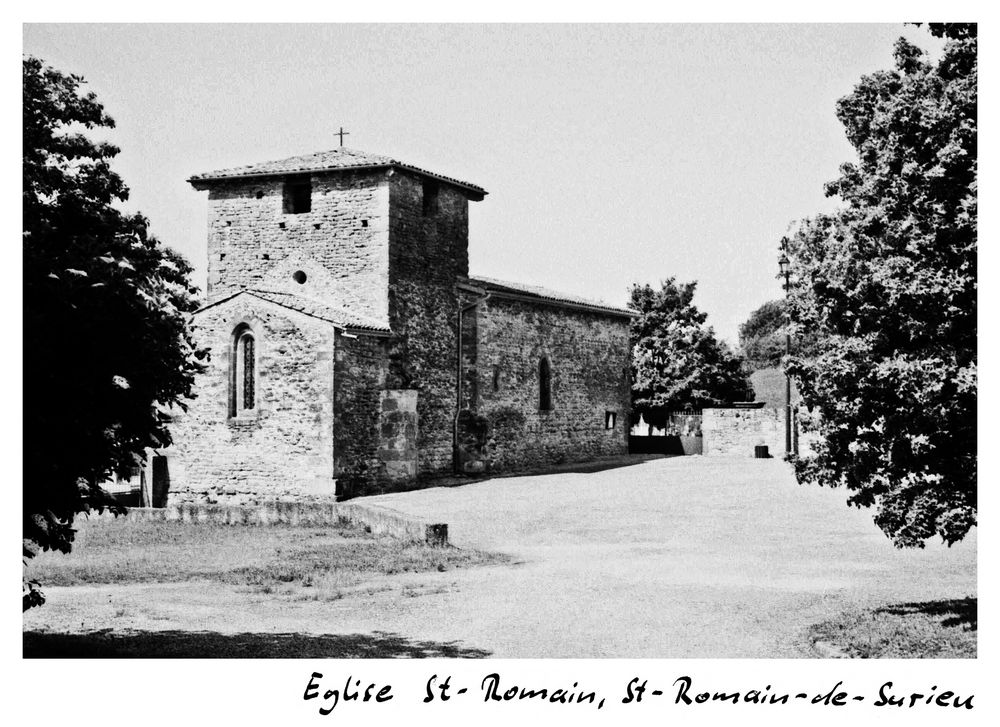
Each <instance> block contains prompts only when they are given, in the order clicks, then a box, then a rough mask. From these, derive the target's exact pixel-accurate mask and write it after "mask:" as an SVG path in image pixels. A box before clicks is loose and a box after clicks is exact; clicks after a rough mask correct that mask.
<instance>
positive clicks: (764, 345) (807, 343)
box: [739, 299, 816, 370]
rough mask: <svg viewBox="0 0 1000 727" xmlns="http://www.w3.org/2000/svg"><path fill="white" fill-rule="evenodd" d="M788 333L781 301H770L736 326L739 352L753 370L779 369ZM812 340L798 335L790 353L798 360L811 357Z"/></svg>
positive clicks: (803, 334)
mask: <svg viewBox="0 0 1000 727" xmlns="http://www.w3.org/2000/svg"><path fill="white" fill-rule="evenodd" d="M788 330H789V326H788V320H787V317H786V306H785V301H784V300H783V299H782V300H770V301H768V302H767V303H764V305H762V306H760V307H759V308H757V310H755V311H754V312H753V313H751V314H750V317H749V318H747V320H746V322H745V323H743V324H741V325H740V331H739V335H740V352H741V353H742V354H743V357H744V358H745V359H746V361H747V363H748V364H749V365H750V366H751V367H752V368H753V369H755V370H756V369H765V368H774V367H777V366H781V359H782V357H783V356H784V355H785V334H786V332H787V331H788ZM815 339H816V337H815V335H813V334H812V333H811V332H809V331H799V332H798V335H796V337H795V338H794V339H793V340H792V352H793V353H795V354H796V355H797V356H800V357H806V356H811V355H812V354H813V351H814V350H815V347H816V340H815Z"/></svg>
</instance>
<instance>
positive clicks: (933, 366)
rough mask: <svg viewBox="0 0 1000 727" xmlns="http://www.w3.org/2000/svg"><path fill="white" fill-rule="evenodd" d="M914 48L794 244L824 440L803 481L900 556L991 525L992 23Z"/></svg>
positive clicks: (871, 79)
mask: <svg viewBox="0 0 1000 727" xmlns="http://www.w3.org/2000/svg"><path fill="white" fill-rule="evenodd" d="M930 32H931V33H933V34H934V35H935V36H938V37H944V38H946V39H947V41H946V44H945V48H944V51H943V55H942V57H941V58H940V60H938V61H937V62H931V61H930V60H929V59H928V58H927V57H926V55H925V54H924V53H923V52H922V51H921V50H920V49H919V48H917V47H915V46H913V45H912V44H910V43H908V42H907V41H906V40H903V39H900V40H899V41H897V43H896V46H895V68H894V69H893V70H890V71H880V72H877V73H873V74H872V75H869V76H865V77H863V78H862V79H861V82H860V83H859V84H858V85H857V86H856V88H855V89H854V91H853V93H851V94H850V95H849V96H847V97H845V98H843V99H841V100H840V101H839V103H838V105H837V116H838V118H839V119H840V121H841V122H842V123H843V124H844V127H845V128H846V130H847V137H848V139H849V140H850V142H851V144H852V145H853V146H854V148H855V149H856V150H857V153H858V160H857V161H856V162H854V163H850V164H844V165H843V166H842V167H841V176H840V178H839V179H837V180H836V181H834V182H832V183H830V184H829V185H828V186H827V194H828V195H831V196H832V195H839V196H840V198H841V199H842V200H843V201H844V203H845V204H844V205H843V206H842V207H841V208H840V209H839V210H838V211H837V212H835V213H834V214H830V215H821V216H819V217H816V218H814V219H811V220H807V221H805V222H803V223H802V225H801V227H800V228H799V229H798V231H797V233H796V234H795V235H794V237H793V238H792V239H791V241H790V245H789V250H788V253H789V256H790V258H791V260H792V265H793V271H794V275H795V277H794V284H793V290H792V296H791V299H790V304H791V307H790V310H791V318H792V321H793V324H794V326H795V329H796V330H798V331H814V332H817V333H818V334H819V343H818V347H817V351H816V355H815V356H813V357H812V358H809V359H805V358H796V359H795V360H793V362H792V366H791V367H790V371H791V372H792V374H793V375H794V376H795V377H796V378H797V379H798V382H799V388H800V391H801V393H802V396H803V398H804V400H805V402H806V404H807V405H808V406H809V407H811V408H812V410H813V411H814V413H815V414H816V415H817V416H815V417H814V419H815V421H814V426H815V427H816V429H817V431H818V433H819V434H820V435H821V441H820V443H819V445H818V448H817V452H816V456H815V457H814V458H803V459H801V460H799V461H798V462H796V469H797V472H798V475H799V478H800V480H801V481H813V482H818V483H820V484H824V485H829V486H844V487H846V488H848V489H849V490H850V491H852V493H853V494H852V495H851V497H850V499H849V502H850V503H851V504H853V505H856V506H858V507H862V506H863V507H874V508H876V513H875V522H876V523H877V524H878V526H879V527H880V528H881V529H882V530H883V531H884V532H885V533H886V535H887V536H889V537H890V538H891V539H892V540H893V542H894V543H895V544H896V545H897V546H899V547H907V546H910V547H912V546H923V544H924V542H925V541H926V540H927V539H928V538H930V537H933V536H935V535H938V536H940V537H941V538H942V539H943V540H944V541H945V542H946V543H948V544H952V543H954V542H956V541H958V540H961V539H962V538H963V537H964V536H965V535H966V533H968V531H969V529H970V528H972V527H973V526H974V525H975V524H976V513H977V498H976V388H977V364H976V237H977V233H976V210H977V197H976V184H977V182H976V179H977V161H976V143H977V142H976V140H977V131H976V81H977V60H976V58H977V49H976V26H975V25H960V24H950V25H942V24H938V25H935V24H932V25H931V26H930Z"/></svg>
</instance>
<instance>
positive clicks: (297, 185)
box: [282, 177, 312, 215]
mask: <svg viewBox="0 0 1000 727" xmlns="http://www.w3.org/2000/svg"><path fill="white" fill-rule="evenodd" d="M282 199H283V209H284V212H285V214H286V215H300V214H302V213H303V212H310V211H311V210H312V180H311V179H309V178H308V177H306V178H305V179H302V178H299V177H296V178H294V179H286V180H285V187H284V191H283V196H282Z"/></svg>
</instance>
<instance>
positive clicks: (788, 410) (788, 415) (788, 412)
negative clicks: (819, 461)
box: [778, 237, 792, 455]
mask: <svg viewBox="0 0 1000 727" xmlns="http://www.w3.org/2000/svg"><path fill="white" fill-rule="evenodd" d="M787 248H788V238H787V237H783V238H781V257H780V258H778V268H779V269H780V270H781V276H782V277H784V279H785V284H784V288H785V322H786V327H785V359H786V362H787V358H788V356H789V355H790V354H791V352H792V334H791V332H790V331H789V330H788V327H787V324H788V322H789V320H790V319H789V311H788V289H789V276H790V275H791V263H790V261H789V260H788V255H786V254H785V251H786V250H787ZM791 453H792V377H791V376H789V375H788V370H787V369H786V370H785V455H790V454H791Z"/></svg>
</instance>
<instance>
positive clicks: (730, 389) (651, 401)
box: [630, 278, 753, 416]
mask: <svg viewBox="0 0 1000 727" xmlns="http://www.w3.org/2000/svg"><path fill="white" fill-rule="evenodd" d="M696 286H697V283H694V282H691V283H677V282H676V280H675V279H674V278H670V279H668V280H665V281H663V282H662V283H661V284H660V289H659V290H656V289H654V288H653V287H652V286H650V285H633V286H632V289H631V291H630V298H631V301H630V304H631V306H632V307H633V308H634V309H635V310H637V311H639V313H641V316H639V317H637V318H634V319H633V320H632V324H631V329H630V334H631V336H630V337H631V344H632V399H633V404H634V406H635V408H636V410H638V411H640V412H644V413H645V412H649V413H651V414H653V415H654V416H658V415H659V414H662V413H663V412H667V411H671V410H675V409H684V408H687V407H702V406H715V405H719V404H723V403H728V402H732V401H747V400H750V399H753V387H752V386H751V385H750V381H749V379H748V378H747V371H746V369H745V367H744V365H743V360H742V359H741V358H740V357H739V356H738V355H736V354H735V353H733V352H732V351H731V350H730V349H729V347H728V346H727V345H726V344H725V343H724V342H723V341H719V340H718V339H717V338H716V337H715V331H713V330H712V328H711V326H707V325H705V319H706V317H707V314H705V313H702V312H701V311H699V310H698V309H697V308H696V307H695V305H694V303H693V302H692V301H693V299H694V291H695V288H696Z"/></svg>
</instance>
